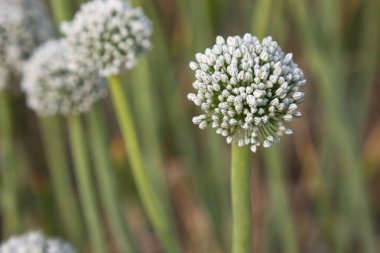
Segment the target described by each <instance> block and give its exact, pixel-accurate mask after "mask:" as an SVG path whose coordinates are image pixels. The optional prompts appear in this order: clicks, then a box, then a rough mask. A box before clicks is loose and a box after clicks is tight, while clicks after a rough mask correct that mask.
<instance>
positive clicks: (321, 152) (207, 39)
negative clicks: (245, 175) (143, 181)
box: [0, 0, 380, 253]
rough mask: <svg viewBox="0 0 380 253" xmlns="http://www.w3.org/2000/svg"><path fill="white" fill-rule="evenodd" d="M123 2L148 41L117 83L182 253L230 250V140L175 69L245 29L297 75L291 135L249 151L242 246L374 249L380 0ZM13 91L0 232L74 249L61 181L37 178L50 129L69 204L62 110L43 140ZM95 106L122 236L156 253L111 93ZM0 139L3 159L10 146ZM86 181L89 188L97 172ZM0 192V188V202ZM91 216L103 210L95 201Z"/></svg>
mask: <svg viewBox="0 0 380 253" xmlns="http://www.w3.org/2000/svg"><path fill="white" fill-rule="evenodd" d="M79 2H80V1H78V0H77V1H75V4H74V5H73V6H78V5H79ZM132 2H133V3H134V4H135V5H141V6H142V8H143V9H144V11H145V12H146V13H147V15H148V16H149V17H150V18H151V19H152V20H153V22H154V30H155V33H154V37H153V49H152V51H151V52H150V53H149V54H148V56H146V57H145V58H144V59H142V60H141V61H140V63H139V64H138V66H136V68H134V69H133V70H131V71H129V72H127V73H125V77H126V79H127V82H126V87H125V88H126V92H127V95H129V96H130V97H131V100H132V101H133V104H132V107H133V111H134V115H135V118H136V121H137V123H138V131H139V134H140V141H141V144H142V146H143V150H144V152H145V153H144V155H145V160H146V162H147V163H149V164H151V165H150V166H149V167H151V168H152V167H155V168H156V169H157V170H159V171H158V172H157V171H155V170H152V171H151V172H150V173H151V175H152V179H153V180H154V179H157V178H163V180H166V185H161V186H159V187H160V189H161V191H162V192H168V193H169V194H170V202H171V203H166V205H169V204H170V205H172V207H173V210H174V214H173V220H174V221H175V223H176V224H177V229H178V231H179V235H180V238H181V245H182V247H183V251H184V252H189V253H190V252H197V253H200V252H207V253H222V252H229V248H230V225H231V218H230V217H231V213H230V203H229V202H230V197H229V169H228V167H229V159H228V157H229V150H228V149H229V148H228V146H227V144H224V142H223V140H222V138H219V137H217V136H216V135H215V133H213V131H199V130H198V129H196V127H195V126H193V125H192V123H191V117H192V115H195V114H196V109H195V107H194V106H192V105H191V103H189V102H188V101H187V100H186V94H187V93H188V91H190V90H191V83H192V81H193V79H194V78H193V76H192V72H191V71H190V70H189V68H188V67H187V65H188V62H189V61H190V60H192V59H193V58H194V54H195V53H196V52H198V51H203V50H204V49H205V48H206V47H210V46H212V45H213V43H214V39H215V37H216V35H224V36H228V35H235V34H238V35H243V34H244V33H246V32H252V33H253V34H255V35H257V36H258V37H260V38H262V37H264V36H267V35H271V36H272V37H273V38H274V39H275V40H277V41H279V43H280V45H281V46H282V47H283V49H284V50H285V51H290V52H293V56H294V59H295V61H296V62H297V63H299V65H300V66H301V68H302V69H304V71H305V76H306V78H307V79H308V85H307V86H306V87H305V90H304V91H305V93H306V99H305V102H304V104H303V105H302V106H301V108H302V109H301V111H302V112H303V117H301V118H300V119H297V120H295V121H294V122H293V123H292V125H293V127H294V130H295V131H294V132H295V134H294V135H293V136H291V137H287V138H284V141H283V143H281V144H280V145H278V146H276V147H274V148H272V149H271V150H261V151H260V153H259V154H258V155H253V164H254V166H253V178H252V182H253V184H252V193H253V194H252V199H253V217H254V227H253V229H254V238H253V245H254V252H288V253H292V252H324V253H327V252H334V253H335V252H371V253H372V252H373V253H375V252H378V251H380V234H379V231H380V202H379V198H378V196H380V187H379V185H380V113H379V108H380V104H379V100H378V97H377V96H379V95H380V71H379V70H380V68H379V67H380V66H379V64H380V61H379V60H380V57H379V56H380V49H379V48H380V29H379V24H380V15H379V13H380V1H378V0H336V1H331V0H320V1H311V0H310V1H307V0H278V1H274V0H256V1H250V0H207V1H206V0H140V1H138V0H134V1H132ZM61 8H64V7H61ZM58 13H60V12H59V10H58ZM58 15H62V16H64V18H66V16H65V14H62V13H60V14H58ZM12 96H13V98H11V99H10V100H11V105H12V108H11V112H12V115H7V114H6V113H5V112H4V113H3V111H2V110H0V112H1V115H0V116H2V117H1V118H0V119H1V120H3V121H5V122H10V123H11V125H10V126H12V131H13V133H12V135H13V136H14V139H13V141H12V142H11V143H13V145H14V146H15V149H16V150H17V154H16V155H17V158H16V160H15V161H13V162H15V163H16V164H17V167H18V168H19V169H18V170H17V178H18V189H15V191H16V192H17V196H18V197H19V199H17V200H10V201H13V202H17V203H11V206H13V205H18V206H19V209H18V211H19V213H17V212H16V210H15V215H18V216H15V220H13V221H9V220H4V219H3V220H2V221H1V225H2V227H3V228H5V229H7V231H9V230H8V228H6V226H17V227H19V226H22V227H23V230H25V229H31V228H40V229H43V230H45V231H46V232H48V233H50V234H53V235H60V236H63V237H66V238H68V239H71V240H74V241H75V242H78V241H79V242H78V243H79V244H80V245H79V247H80V248H84V247H83V246H84V245H85V243H86V242H85V241H84V240H83V235H82V236H81V235H75V234H73V233H72V232H70V231H72V229H71V230H70V229H67V228H66V227H67V224H66V223H65V222H62V221H63V220H65V219H66V220H67V219H70V217H68V218H67V217H66V218H64V217H63V216H64V214H65V212H64V211H63V212H62V206H60V205H59V204H58V203H57V201H56V199H57V198H56V197H55V194H54V192H57V191H59V190H57V189H58V188H59V187H60V186H57V183H56V182H55V181H54V180H51V178H50V177H53V176H52V175H51V174H49V166H50V165H51V164H52V161H48V159H47V155H46V151H47V150H46V145H57V144H54V142H53V143H52V144H48V143H47V142H46V139H48V140H50V141H52V139H51V138H54V136H56V138H57V139H58V138H59V139H62V141H60V144H58V145H60V147H61V149H62V151H61V155H62V154H63V155H64V156H61V157H57V160H56V161H59V160H61V159H66V160H67V161H65V163H66V162H67V168H68V169H67V170H68V171H69V172H70V173H69V174H68V175H64V177H68V178H66V179H65V180H69V185H66V187H69V188H70V189H72V190H73V191H74V192H73V193H67V194H69V195H68V196H66V198H68V201H69V202H68V203H69V205H70V206H73V205H74V206H75V203H76V202H77V201H75V200H73V199H72V198H73V196H74V198H76V197H77V187H76V180H75V178H74V177H73V175H72V166H73V165H72V161H71V160H68V159H69V157H70V156H69V153H70V150H69V148H68V145H67V143H66V142H67V133H66V130H65V129H64V125H62V124H60V123H59V122H60V121H62V119H56V120H57V122H55V124H58V125H60V126H61V128H62V129H61V130H57V132H55V133H51V134H50V137H46V131H45V130H43V129H44V127H43V124H41V122H40V120H38V119H37V117H36V116H35V115H34V113H33V112H31V111H29V110H28V109H27V108H26V106H25V102H24V101H25V100H24V99H23V96H22V94H12ZM1 106H2V105H1ZM101 106H102V110H104V112H105V113H104V114H103V113H102V114H101V115H100V116H101V117H103V118H102V120H103V121H104V123H105V126H102V128H103V127H104V128H106V129H107V130H106V132H105V133H104V138H105V139H106V143H107V144H108V146H107V148H108V150H109V152H110V153H111V155H112V158H113V160H112V162H113V165H114V167H115V168H116V169H115V171H113V172H114V174H115V175H114V178H115V181H116V182H115V185H116V188H117V191H118V192H119V193H120V197H121V198H120V199H121V201H122V203H121V204H122V205H121V206H122V207H123V209H122V210H123V215H124V217H125V219H126V220H127V221H128V222H127V224H128V227H129V230H130V233H132V234H133V237H134V238H135V243H134V244H136V245H137V248H139V249H141V252H147V253H148V252H149V253H153V252H162V251H161V250H160V249H161V247H160V245H159V243H158V241H157V238H156V237H155V235H154V234H153V232H152V230H151V228H150V227H149V224H148V222H147V219H146V217H145V215H144V213H143V211H142V207H141V203H140V201H139V199H138V198H137V195H136V190H135V188H134V185H133V183H132V180H131V175H130V174H129V173H130V172H129V170H128V169H127V167H128V165H127V164H128V163H127V159H126V157H125V155H124V154H125V152H124V148H123V145H122V139H121V135H120V132H119V129H118V127H117V124H116V119H115V116H114V112H113V111H112V109H111V106H110V101H109V99H107V100H106V101H103V102H102V104H101ZM0 109H3V107H0ZM87 123H88V124H91V121H89V122H87ZM8 130H9V129H7V130H6V131H8ZM43 137H44V138H45V141H43ZM88 138H91V137H88ZM83 141H86V140H83ZM2 142H4V143H5V142H6V141H4V139H0V143H2ZM1 147H2V149H1V150H0V152H1V154H2V156H1V159H5V157H8V155H9V154H8V155H7V154H4V153H7V152H8V149H6V148H4V146H1ZM127 152H128V150H127ZM62 157H63V158H62ZM63 166H64V167H65V165H63ZM69 168H70V169H69ZM5 169H6V168H1V170H5ZM94 170H95V169H94ZM162 170H163V171H162ZM161 172H164V174H161ZM93 180H94V182H95V183H96V184H97V186H98V187H97V188H100V187H101V186H99V183H100V180H98V179H95V177H94V179H93ZM160 182H161V183H162V180H158V182H157V184H159V183H160ZM6 183H7V182H3V181H2V184H6ZM61 187H63V186H61ZM6 194H7V193H4V192H2V198H4V195H6ZM70 194H73V196H70ZM70 208H71V209H72V207H70ZM59 209H61V210H59ZM2 212H3V211H2ZM102 212H103V214H106V213H105V212H107V209H106V208H104V206H103V208H102ZM21 217H22V218H21ZM103 217H104V221H103V224H104V227H105V230H106V231H107V235H108V239H109V240H108V242H109V243H110V252H118V251H116V250H113V249H114V248H115V249H116V247H115V245H114V238H113V236H112V234H111V233H109V224H110V222H112V221H110V220H109V219H108V217H109V215H103ZM76 219H78V217H77V218H76ZM16 223H17V224H16ZM18 223H20V224H18ZM12 224H13V225H12ZM75 225H77V226H79V227H80V226H81V224H71V226H75ZM16 230H18V231H22V230H21V229H19V228H18V229H16ZM2 239H4V238H2Z"/></svg>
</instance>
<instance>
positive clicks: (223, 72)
mask: <svg viewBox="0 0 380 253" xmlns="http://www.w3.org/2000/svg"><path fill="white" fill-rule="evenodd" d="M195 57H196V61H192V62H190V68H191V69H192V70H194V71H195V77H196V81H195V82H194V83H193V87H194V88H195V89H196V93H190V94H189V95H188V99H189V100H191V101H192V102H194V104H195V105H197V106H199V107H200V108H201V109H202V110H203V114H201V115H199V116H196V117H194V118H193V123H195V124H197V125H199V127H200V128H201V129H204V128H206V127H208V126H211V127H212V128H215V129H216V133H217V134H220V135H223V136H225V137H226V139H227V142H228V143H231V142H236V143H238V145H239V146H246V145H250V146H251V150H252V152H256V150H257V148H258V147H259V146H260V145H261V144H262V145H263V146H264V147H266V148H267V147H270V146H271V145H272V143H278V142H279V141H280V136H282V135H284V134H291V133H292V130H291V129H290V128H288V127H287V124H288V123H289V122H290V121H291V120H292V119H293V118H294V117H299V116H301V113H300V112H299V111H298V104H299V103H301V102H302V101H303V99H304V93H302V92H300V91H299V88H300V87H302V86H304V85H305V84H306V80H305V79H304V74H303V72H302V70H301V69H300V68H299V67H298V65H297V64H296V63H294V62H293V60H292V54H285V53H284V52H283V51H282V49H281V48H280V47H279V45H278V44H277V42H276V41H273V40H272V38H271V37H266V38H264V39H263V40H262V41H260V40H259V39H258V38H256V37H255V36H252V35H251V34H245V35H244V37H243V38H242V37H239V36H234V37H228V38H227V40H225V39H224V38H223V37H221V36H218V37H217V38H216V44H215V45H214V46H213V47H212V48H211V49H210V48H208V49H206V51H205V53H203V54H202V53H197V54H196V56H195Z"/></svg>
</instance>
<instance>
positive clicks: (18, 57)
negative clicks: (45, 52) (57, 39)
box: [0, 0, 54, 90]
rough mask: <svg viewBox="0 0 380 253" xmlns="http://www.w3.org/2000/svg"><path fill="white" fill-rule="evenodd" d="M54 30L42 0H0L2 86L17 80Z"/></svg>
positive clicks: (0, 82)
mask: <svg viewBox="0 0 380 253" xmlns="http://www.w3.org/2000/svg"><path fill="white" fill-rule="evenodd" d="M53 34H54V32H53V26H52V23H51V20H50V18H49V16H48V13H47V11H46V8H45V6H44V5H43V4H42V3H41V1H40V0H12V1H10V0H0V90H1V89H3V88H5V87H6V86H7V85H8V83H10V82H12V83H17V81H18V79H19V77H20V74H21V72H22V68H23V64H24V62H25V61H26V60H27V59H28V58H29V56H30V55H31V53H32V52H33V50H34V49H35V48H36V47H38V46H39V45H40V44H42V43H43V42H44V41H46V40H47V39H49V38H51V37H52V36H53Z"/></svg>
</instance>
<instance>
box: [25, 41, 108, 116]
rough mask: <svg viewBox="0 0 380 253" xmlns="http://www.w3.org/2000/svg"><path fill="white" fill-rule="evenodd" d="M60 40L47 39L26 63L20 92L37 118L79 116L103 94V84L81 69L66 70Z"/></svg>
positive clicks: (63, 46)
mask: <svg viewBox="0 0 380 253" xmlns="http://www.w3.org/2000/svg"><path fill="white" fill-rule="evenodd" d="M69 59H70V56H69V54H68V50H67V45H66V43H65V42H64V40H51V41H48V42H46V43H45V44H44V45H42V46H41V47H40V48H38V49H37V50H36V51H35V52H34V54H33V55H32V57H31V58H30V60H29V61H28V62H27V63H26V65H25V69H24V76H23V80H22V84H21V85H22V89H23V90H24V91H25V93H26V95H27V103H28V106H29V107H30V108H32V109H33V110H35V111H36V112H37V113H38V114H40V115H53V114H69V113H82V112H86V111H88V110H89V109H90V108H91V106H92V105H93V103H95V102H96V101H97V100H99V99H100V98H101V97H104V96H105V94H106V86H105V81H104V80H103V79H102V78H100V77H99V76H98V74H97V73H96V72H95V71H92V70H89V69H88V68H87V67H85V66H78V68H76V69H73V68H69Z"/></svg>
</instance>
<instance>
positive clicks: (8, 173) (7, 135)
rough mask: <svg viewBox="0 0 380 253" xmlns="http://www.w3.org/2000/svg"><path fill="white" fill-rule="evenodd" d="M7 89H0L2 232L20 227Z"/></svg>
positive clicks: (10, 111)
mask: <svg viewBox="0 0 380 253" xmlns="http://www.w3.org/2000/svg"><path fill="white" fill-rule="evenodd" d="M10 103H11V102H10V97H9V96H8V93H7V91H0V173H1V178H2V183H1V184H2V185H1V202H2V203H1V209H2V213H3V218H4V219H3V222H4V229H3V231H4V234H5V235H6V236H9V235H12V234H14V233H17V232H19V230H20V228H21V224H20V223H21V222H20V218H21V216H20V210H19V206H18V204H19V203H18V198H17V195H18V188H19V186H18V178H17V176H18V172H19V170H18V168H17V167H18V166H17V159H16V145H15V143H16V141H15V139H14V133H13V119H12V110H11V104H10Z"/></svg>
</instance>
